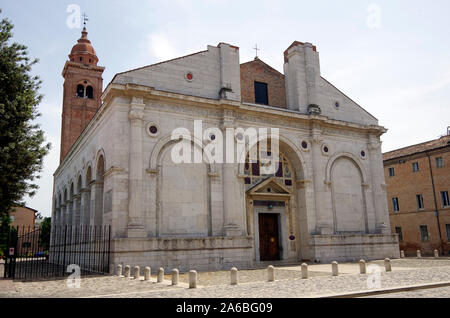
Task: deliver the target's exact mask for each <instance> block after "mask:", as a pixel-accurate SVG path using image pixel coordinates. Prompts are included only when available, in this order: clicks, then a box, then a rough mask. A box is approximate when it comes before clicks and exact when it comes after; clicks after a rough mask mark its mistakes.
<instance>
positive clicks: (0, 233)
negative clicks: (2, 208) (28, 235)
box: [0, 214, 11, 275]
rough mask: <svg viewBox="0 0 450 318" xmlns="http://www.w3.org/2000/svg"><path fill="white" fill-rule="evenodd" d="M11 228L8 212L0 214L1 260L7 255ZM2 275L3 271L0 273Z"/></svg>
mask: <svg viewBox="0 0 450 318" xmlns="http://www.w3.org/2000/svg"><path fill="white" fill-rule="evenodd" d="M10 230H11V217H10V216H9V215H7V214H3V215H2V216H0V260H1V259H2V258H3V257H4V256H5V255H6V253H7V252H6V250H7V249H8V246H7V244H8V235H9V232H10ZM0 275H1V273H0Z"/></svg>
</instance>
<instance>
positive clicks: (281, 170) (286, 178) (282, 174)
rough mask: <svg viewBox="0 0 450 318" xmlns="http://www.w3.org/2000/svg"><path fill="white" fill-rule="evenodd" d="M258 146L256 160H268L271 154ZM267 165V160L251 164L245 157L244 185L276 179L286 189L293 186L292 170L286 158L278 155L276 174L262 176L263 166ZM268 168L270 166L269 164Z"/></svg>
mask: <svg viewBox="0 0 450 318" xmlns="http://www.w3.org/2000/svg"><path fill="white" fill-rule="evenodd" d="M261 148H262V147H260V144H258V153H259V155H258V158H264V159H267V158H270V157H271V153H270V152H267V150H265V149H261ZM267 165H268V161H267V160H257V161H256V162H252V161H251V160H250V158H249V156H247V159H246V162H245V168H244V169H245V172H244V173H245V175H246V178H245V184H247V185H254V184H256V183H258V182H261V181H263V180H264V179H265V178H267V177H276V178H277V179H278V180H279V182H280V183H281V184H283V185H285V186H286V187H288V188H291V187H292V186H293V170H292V167H291V164H290V163H289V161H288V159H287V158H286V156H285V155H284V154H282V153H280V159H279V164H278V169H277V172H276V173H274V174H270V175H267V174H263V170H264V168H263V167H264V166H267ZM269 166H270V164H269Z"/></svg>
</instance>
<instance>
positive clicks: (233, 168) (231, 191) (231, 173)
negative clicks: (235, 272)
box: [221, 110, 246, 236]
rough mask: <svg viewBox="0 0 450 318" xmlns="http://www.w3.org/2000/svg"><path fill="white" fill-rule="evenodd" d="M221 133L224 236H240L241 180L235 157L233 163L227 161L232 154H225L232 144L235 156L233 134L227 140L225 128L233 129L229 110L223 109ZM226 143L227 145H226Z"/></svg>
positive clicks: (242, 220) (242, 219)
mask: <svg viewBox="0 0 450 318" xmlns="http://www.w3.org/2000/svg"><path fill="white" fill-rule="evenodd" d="M221 128H222V135H223V137H224V142H223V159H224V160H223V161H224V162H223V164H222V192H223V213H224V227H223V235H224V236H242V235H244V231H245V223H246V221H245V219H246V217H245V211H244V204H245V203H244V202H242V200H241V198H243V193H240V192H242V191H243V189H242V182H243V180H239V178H238V164H237V162H236V159H234V160H233V163H227V160H226V159H227V156H228V157H230V158H231V157H232V155H233V154H228V155H227V148H231V147H232V146H231V144H232V145H233V149H229V150H230V151H231V150H233V153H234V157H235V158H236V154H235V152H236V149H234V134H233V140H232V141H230V140H227V130H228V129H234V114H233V112H232V111H231V110H225V111H224V117H223V124H222V127H221ZM227 144H229V146H228V147H227Z"/></svg>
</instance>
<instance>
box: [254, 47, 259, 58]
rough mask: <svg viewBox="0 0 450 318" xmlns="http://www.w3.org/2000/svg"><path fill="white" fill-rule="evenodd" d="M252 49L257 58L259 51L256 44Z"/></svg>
mask: <svg viewBox="0 0 450 318" xmlns="http://www.w3.org/2000/svg"><path fill="white" fill-rule="evenodd" d="M253 49H254V50H255V51H256V57H258V51H260V49H258V44H255V47H254V48H253Z"/></svg>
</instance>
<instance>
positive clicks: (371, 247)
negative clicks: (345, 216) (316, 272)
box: [310, 234, 400, 263]
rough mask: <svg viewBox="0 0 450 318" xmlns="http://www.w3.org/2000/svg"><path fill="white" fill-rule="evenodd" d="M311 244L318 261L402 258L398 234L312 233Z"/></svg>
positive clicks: (314, 259) (312, 252)
mask: <svg viewBox="0 0 450 318" xmlns="http://www.w3.org/2000/svg"><path fill="white" fill-rule="evenodd" d="M310 246H311V255H313V259H312V261H316V262H318V263H330V262H332V261H337V262H349V261H359V260H361V259H364V260H366V261H368V260H376V259H385V258H391V259H395V258H400V250H399V245H398V237H397V235H396V234H343V235H312V236H311V239H310Z"/></svg>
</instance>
